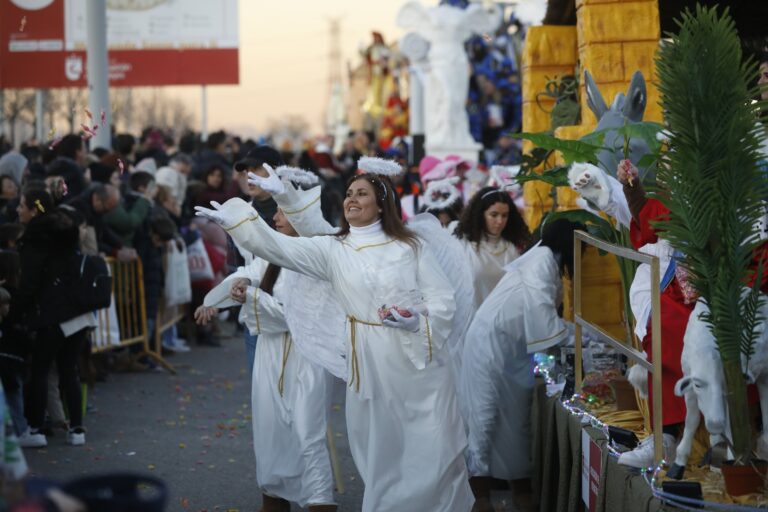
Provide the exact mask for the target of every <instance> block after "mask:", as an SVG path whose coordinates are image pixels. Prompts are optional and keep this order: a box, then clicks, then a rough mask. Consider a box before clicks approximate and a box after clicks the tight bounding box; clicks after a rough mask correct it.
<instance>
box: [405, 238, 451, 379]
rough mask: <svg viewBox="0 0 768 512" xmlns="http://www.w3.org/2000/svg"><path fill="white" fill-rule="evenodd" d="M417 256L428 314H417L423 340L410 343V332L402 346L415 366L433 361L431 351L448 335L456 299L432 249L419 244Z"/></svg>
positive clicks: (418, 277)
mask: <svg viewBox="0 0 768 512" xmlns="http://www.w3.org/2000/svg"><path fill="white" fill-rule="evenodd" d="M417 258H418V263H417V264H418V268H417V279H418V285H419V289H420V290H421V293H422V296H423V298H424V305H425V307H426V311H427V314H425V315H421V318H420V325H419V331H418V332H419V334H420V335H421V336H420V338H421V339H422V343H421V344H420V345H416V344H414V343H411V341H410V338H411V337H410V336H403V350H404V351H405V353H406V355H407V356H408V358H409V359H410V360H411V361H412V362H413V364H414V365H415V366H416V368H418V369H421V368H424V367H425V366H426V364H429V362H431V361H432V358H433V355H434V354H433V352H434V351H435V350H441V349H442V347H443V346H444V345H445V342H446V341H447V339H448V337H449V336H450V334H451V327H452V319H453V314H454V312H455V310H456V303H455V301H454V299H453V288H451V285H450V284H448V278H447V277H445V274H444V273H443V271H442V270H440V265H438V263H437V261H436V260H435V257H434V255H433V254H432V252H431V251H430V250H429V249H428V248H427V247H421V248H420V249H419V250H418V252H417Z"/></svg>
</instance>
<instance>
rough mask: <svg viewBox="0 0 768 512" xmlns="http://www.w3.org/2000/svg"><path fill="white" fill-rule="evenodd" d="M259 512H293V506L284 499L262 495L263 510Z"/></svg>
mask: <svg viewBox="0 0 768 512" xmlns="http://www.w3.org/2000/svg"><path fill="white" fill-rule="evenodd" d="M259 512H291V504H290V502H288V501H286V500H284V499H283V498H275V497H274V496H268V495H266V494H262V495H261V510H260V511H259Z"/></svg>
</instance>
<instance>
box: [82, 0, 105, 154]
mask: <svg viewBox="0 0 768 512" xmlns="http://www.w3.org/2000/svg"><path fill="white" fill-rule="evenodd" d="M85 20H86V27H87V29H88V34H87V39H86V45H87V58H88V69H87V71H88V107H89V108H90V110H91V112H92V113H93V124H95V125H99V127H98V129H97V130H96V135H95V136H94V137H93V139H92V141H91V147H102V148H104V149H112V136H111V134H110V126H111V125H112V109H111V108H110V106H109V60H108V58H107V2H106V0H87V2H86V9H85ZM102 111H103V112H104V114H105V115H106V119H105V121H106V122H105V123H104V126H101V112H102Z"/></svg>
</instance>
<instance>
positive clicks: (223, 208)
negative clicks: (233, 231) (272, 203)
mask: <svg viewBox="0 0 768 512" xmlns="http://www.w3.org/2000/svg"><path fill="white" fill-rule="evenodd" d="M211 206H213V208H205V207H203V206H195V215H197V216H198V217H203V218H205V219H208V220H210V221H213V222H215V223H216V224H218V225H219V226H221V227H223V228H225V229H227V228H231V227H232V226H234V225H236V224H238V223H240V222H242V221H244V220H247V219H249V218H254V219H255V218H258V216H259V215H258V213H256V210H254V209H253V206H251V205H249V204H248V203H246V202H245V201H243V200H242V199H240V198H239V197H235V198H232V199H230V200H229V201H227V202H226V203H224V204H223V205H222V204H219V203H217V202H216V201H211Z"/></svg>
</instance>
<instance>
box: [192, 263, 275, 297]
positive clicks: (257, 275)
mask: <svg viewBox="0 0 768 512" xmlns="http://www.w3.org/2000/svg"><path fill="white" fill-rule="evenodd" d="M266 267H267V262H266V261H264V260H262V259H260V258H254V259H253V261H251V262H250V263H249V264H248V265H246V266H244V267H238V269H237V270H236V271H235V272H233V273H231V274H230V275H228V276H227V277H226V278H225V279H224V280H223V281H222V282H220V283H219V284H217V285H216V286H215V287H214V288H213V289H212V290H211V291H209V292H208V293H207V294H206V295H205V299H203V306H206V307H215V308H218V309H224V308H229V307H232V306H239V305H240V304H239V303H237V302H235V301H234V300H232V299H231V298H230V297H229V289H230V287H231V286H232V282H233V281H234V280H235V279H249V280H250V281H251V285H252V286H259V283H260V282H261V276H262V274H263V273H264V270H265V269H266Z"/></svg>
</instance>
